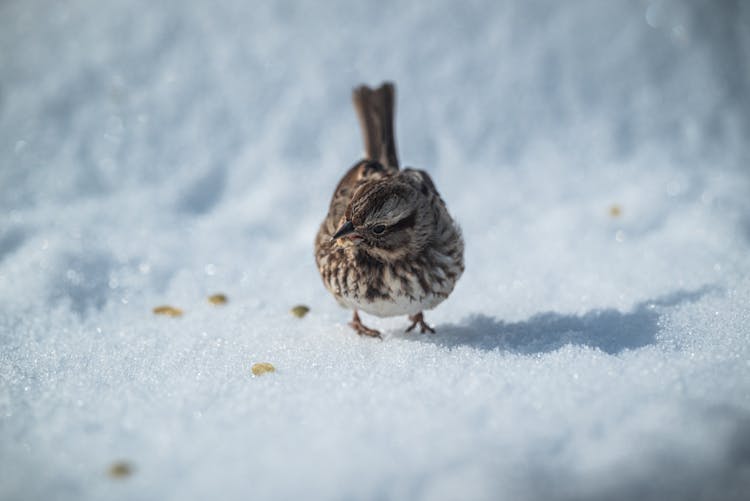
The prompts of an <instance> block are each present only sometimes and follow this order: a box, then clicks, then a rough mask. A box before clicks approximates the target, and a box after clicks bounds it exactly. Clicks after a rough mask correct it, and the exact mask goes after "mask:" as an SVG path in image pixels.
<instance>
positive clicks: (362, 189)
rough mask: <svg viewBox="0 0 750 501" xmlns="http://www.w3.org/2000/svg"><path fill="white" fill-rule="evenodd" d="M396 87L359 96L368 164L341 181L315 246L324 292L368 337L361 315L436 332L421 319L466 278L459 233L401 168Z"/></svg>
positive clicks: (428, 187) (357, 92) (421, 177)
mask: <svg viewBox="0 0 750 501" xmlns="http://www.w3.org/2000/svg"><path fill="white" fill-rule="evenodd" d="M395 93H396V91H395V87H394V85H393V84H392V83H390V82H386V83H384V84H382V85H381V86H380V87H379V88H377V89H372V88H369V87H367V86H365V85H362V86H359V87H357V88H355V89H354V91H353V93H352V101H353V104H354V108H355V110H356V112H357V116H358V118H359V123H360V128H361V130H362V137H363V140H364V147H365V158H364V159H362V160H360V161H358V162H357V163H355V164H354V165H353V166H352V167H351V168H350V169H349V170H348V172H347V173H346V174H345V175H344V177H343V178H342V179H341V181H339V183H338V185H337V186H336V189H335V190H334V192H333V197H332V199H331V203H330V206H329V209H328V214H327V215H326V217H325V219H324V220H323V223H322V224H321V225H320V229H319V230H318V233H317V236H316V238H315V261H316V263H317V265H318V270H319V271H320V276H321V278H322V279H323V284H324V285H325V287H326V288H327V289H328V290H329V291H330V292H331V294H333V296H334V297H335V298H336V300H337V301H338V302H339V304H341V305H342V306H344V307H345V308H348V309H351V310H353V311H354V315H353V318H352V321H351V322H350V323H349V325H350V326H351V327H352V328H353V329H354V330H355V331H356V332H357V333H358V334H361V335H364V336H372V337H380V332H378V331H377V330H375V329H371V328H369V327H366V326H365V325H364V324H363V323H362V320H361V319H360V316H359V311H360V310H361V311H364V312H367V313H369V314H371V315H375V316H378V317H392V316H397V315H408V317H409V320H410V321H411V325H410V326H409V327H408V328H407V329H406V331H407V332H409V331H411V330H412V329H414V328H415V327H416V326H419V328H420V331H421V332H422V333H425V332H431V333H434V332H435V330H434V329H433V328H432V327H430V326H429V325H428V324H427V323H426V322H425V318H424V311H425V310H429V309H432V308H434V307H436V306H437V305H438V304H440V303H441V302H443V301H444V300H445V299H446V298H447V297H448V295H449V294H450V293H451V292H452V291H453V288H454V287H455V285H456V282H457V281H458V279H459V278H460V277H461V274H462V273H463V271H464V241H463V237H462V236H461V230H460V229H459V227H458V225H457V224H456V222H455V221H454V220H453V218H452V217H451V215H450V214H449V213H448V209H447V208H446V205H445V202H444V201H443V199H442V198H441V196H440V194H439V193H438V191H437V189H436V188H435V183H433V181H432V179H431V178H430V176H429V174H427V172H425V171H423V170H417V169H412V168H405V169H400V168H399V161H398V154H397V151H396V139H395V134H394V111H395Z"/></svg>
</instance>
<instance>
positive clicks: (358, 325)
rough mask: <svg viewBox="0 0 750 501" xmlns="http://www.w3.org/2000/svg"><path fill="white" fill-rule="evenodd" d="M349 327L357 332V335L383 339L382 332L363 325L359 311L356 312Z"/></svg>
mask: <svg viewBox="0 0 750 501" xmlns="http://www.w3.org/2000/svg"><path fill="white" fill-rule="evenodd" d="M349 326H350V327H351V328H352V329H354V330H355V331H357V334H359V335H360V336H370V337H377V338H380V337H381V336H380V332H378V331H376V330H375V329H370V328H369V327H365V326H364V324H362V320H360V318H359V313H357V310H354V316H353V317H352V321H351V322H349Z"/></svg>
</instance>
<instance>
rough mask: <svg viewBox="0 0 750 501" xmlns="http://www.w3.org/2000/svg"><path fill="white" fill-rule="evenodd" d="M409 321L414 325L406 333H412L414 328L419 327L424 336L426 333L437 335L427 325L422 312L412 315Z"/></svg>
mask: <svg viewBox="0 0 750 501" xmlns="http://www.w3.org/2000/svg"><path fill="white" fill-rule="evenodd" d="M409 320H411V322H412V324H411V325H410V326H409V327H408V328H407V329H406V332H411V331H412V330H413V329H414V327H416V326H417V325H419V331H420V332H421V333H422V334H424V333H425V332H430V333H432V334H435V329H433V328H432V327H430V326H429V325H427V323H426V322H425V321H424V315H422V312H421V311H420V312H419V313H417V314H416V315H411V316H410V317H409Z"/></svg>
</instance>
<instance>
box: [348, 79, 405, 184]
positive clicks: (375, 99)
mask: <svg viewBox="0 0 750 501" xmlns="http://www.w3.org/2000/svg"><path fill="white" fill-rule="evenodd" d="M352 101H353V102H354V108H355V109H356V110H357V116H358V117H359V124H360V126H361V128H362V138H363V139H364V142H365V155H366V157H367V159H369V160H377V161H378V162H380V163H381V164H383V166H384V167H385V168H386V169H388V170H398V155H397V153H396V136H395V133H394V123H393V119H394V117H393V115H394V110H395V102H396V88H395V87H394V85H393V84H392V83H390V82H385V83H384V84H383V85H381V86H380V87H379V88H377V89H371V88H370V87H367V86H366V85H361V86H359V87H357V88H356V89H354V92H353V93H352Z"/></svg>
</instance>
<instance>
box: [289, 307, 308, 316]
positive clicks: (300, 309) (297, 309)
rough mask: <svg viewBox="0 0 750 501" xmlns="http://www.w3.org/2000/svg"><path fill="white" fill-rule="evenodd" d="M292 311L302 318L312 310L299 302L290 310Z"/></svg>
mask: <svg viewBox="0 0 750 501" xmlns="http://www.w3.org/2000/svg"><path fill="white" fill-rule="evenodd" d="M290 311H291V312H292V315H294V316H295V317H297V318H302V317H304V316H305V315H307V312H308V311H310V308H308V307H307V306H305V305H304V304H298V305H297V306H295V307H294V308H292V309H291V310H290Z"/></svg>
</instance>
